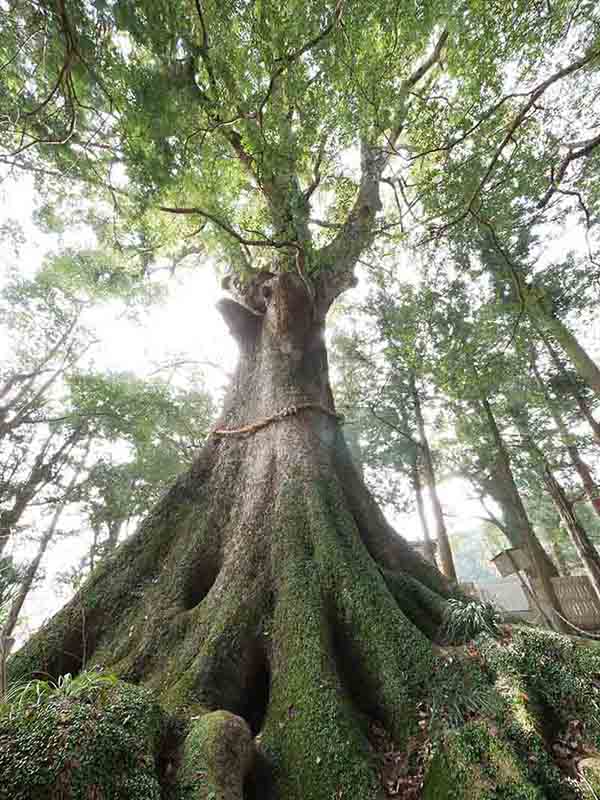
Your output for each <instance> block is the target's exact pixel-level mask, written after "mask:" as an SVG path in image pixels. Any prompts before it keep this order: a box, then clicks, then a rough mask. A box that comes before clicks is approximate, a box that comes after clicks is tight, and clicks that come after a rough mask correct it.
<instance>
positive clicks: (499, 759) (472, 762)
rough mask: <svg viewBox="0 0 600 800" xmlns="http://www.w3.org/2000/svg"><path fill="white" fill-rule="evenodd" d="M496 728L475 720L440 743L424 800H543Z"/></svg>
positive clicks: (538, 790) (542, 796)
mask: <svg viewBox="0 0 600 800" xmlns="http://www.w3.org/2000/svg"><path fill="white" fill-rule="evenodd" d="M545 797H546V795H545V794H544V792H543V791H542V790H541V789H540V788H538V787H536V786H533V785H532V784H531V783H530V782H529V780H528V776H527V774H526V771H525V770H524V768H523V766H522V764H521V762H520V761H519V759H518V758H517V757H516V755H515V753H514V752H513V751H512V749H511V748H510V746H509V745H508V744H507V743H506V742H503V741H502V739H501V738H499V737H498V732H497V730H496V729H495V728H493V727H492V726H490V725H489V724H488V723H486V722H482V721H476V722H470V723H467V724H465V725H464V726H463V727H462V728H460V729H457V730H452V731H448V732H447V733H446V735H445V736H444V738H443V740H440V741H439V742H438V743H437V749H436V753H435V755H434V756H433V760H432V763H431V765H430V767H429V770H428V773H427V777H426V780H425V786H424V790H423V800H544V798H545Z"/></svg>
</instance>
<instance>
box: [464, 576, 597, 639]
mask: <svg viewBox="0 0 600 800" xmlns="http://www.w3.org/2000/svg"><path fill="white" fill-rule="evenodd" d="M552 583H553V584H554V589H555V591H556V596H557V598H558V601H559V603H560V605H561V607H562V609H563V613H564V615H565V617H566V619H567V620H568V621H569V622H570V623H572V624H573V625H576V626H577V627H578V628H582V629H583V630H585V631H600V603H599V602H598V600H597V599H596V595H595V594H594V592H593V591H592V587H591V586H590V581H589V579H588V577H587V576H586V575H569V576H568V577H564V578H552ZM533 588H534V590H535V591H536V594H537V596H538V598H540V599H542V597H543V595H542V592H541V587H540V586H539V584H538V582H537V581H534V582H533ZM476 590H477V594H478V595H479V596H480V597H481V599H482V600H489V601H490V602H492V603H493V604H494V605H496V606H498V608H501V609H502V610H504V611H510V612H513V613H517V614H523V615H524V616H525V615H527V614H528V613H531V612H532V611H535V609H530V608H529V607H528V602H527V598H526V597H525V594H524V593H523V590H522V588H521V586H520V585H519V582H518V580H517V579H516V578H515V577H514V576H511V577H510V578H505V579H504V580H501V581H490V582H488V583H481V584H477V585H476Z"/></svg>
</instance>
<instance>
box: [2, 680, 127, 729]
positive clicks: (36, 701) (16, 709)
mask: <svg viewBox="0 0 600 800" xmlns="http://www.w3.org/2000/svg"><path fill="white" fill-rule="evenodd" d="M116 683H117V677H116V676H114V675H105V674H102V673H100V672H98V671H88V672H80V673H79V674H78V675H77V676H75V677H73V676H72V675H71V674H70V673H68V672H67V673H66V674H65V675H59V677H58V679H57V680H56V681H52V680H42V679H36V680H31V681H26V682H24V683H15V684H14V685H12V686H10V687H9V689H8V690H7V692H6V694H5V696H4V701H3V703H2V706H1V707H0V712H1V713H2V714H8V715H9V717H10V718H11V719H12V718H13V717H14V716H15V715H16V714H23V713H26V712H27V711H29V710H30V709H32V708H37V707H39V706H41V705H42V704H43V703H47V702H50V701H52V700H56V699H60V698H63V697H71V698H79V697H82V696H87V697H88V698H90V697H92V696H93V695H95V694H97V693H98V692H101V691H103V690H106V689H108V688H109V687H112V686H115V684H116Z"/></svg>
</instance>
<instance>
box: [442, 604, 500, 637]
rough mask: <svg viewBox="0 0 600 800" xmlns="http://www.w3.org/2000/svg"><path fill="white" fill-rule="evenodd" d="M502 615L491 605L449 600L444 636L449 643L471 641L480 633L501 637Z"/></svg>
mask: <svg viewBox="0 0 600 800" xmlns="http://www.w3.org/2000/svg"><path fill="white" fill-rule="evenodd" d="M500 632H501V631H500V615H499V613H498V611H497V610H496V609H495V608H494V606H493V605H492V604H491V603H481V602H479V601H477V600H471V601H469V602H464V601H463V600H448V601H447V605H446V612H445V619H444V624H443V627H442V634H443V636H444V638H445V639H446V640H447V641H448V642H459V641H469V640H470V639H473V638H475V636H477V635H478V634H480V633H487V634H489V635H490V636H494V637H497V636H499V635H500Z"/></svg>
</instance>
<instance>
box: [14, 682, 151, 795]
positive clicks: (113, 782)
mask: <svg viewBox="0 0 600 800" xmlns="http://www.w3.org/2000/svg"><path fill="white" fill-rule="evenodd" d="M98 677H99V676H96V678H95V679H89V682H88V685H87V686H85V685H83V684H81V685H77V683H76V681H77V679H74V680H73V681H68V682H66V683H65V684H63V688H64V689H65V691H58V690H56V691H51V692H49V694H48V696H47V697H44V698H43V702H40V703H38V704H36V705H33V706H31V705H29V706H27V707H25V706H24V707H23V708H22V710H21V711H20V712H19V713H16V714H14V715H12V716H10V715H6V714H4V715H2V716H0V774H1V775H2V777H3V781H2V784H1V785H0V798H2V800H8V799H9V798H11V800H51V798H55V797H56V796H57V794H59V793H61V792H62V793H64V792H67V793H68V795H69V797H72V798H73V800H85V798H88V797H89V791H90V787H94V788H95V790H96V791H98V792H99V793H101V794H102V795H104V796H107V797H111V798H114V800H127V799H128V798H131V797H140V798H141V797H143V798H146V800H158V798H159V797H160V790H159V783H158V775H157V768H156V761H155V759H156V755H157V753H158V750H159V745H160V738H161V735H162V730H163V727H164V723H165V717H164V714H163V713H162V712H161V710H160V708H159V707H158V705H157V704H156V701H155V700H154V698H153V696H152V694H151V693H150V692H148V691H147V690H144V689H138V688H136V687H134V686H127V685H125V684H121V683H114V684H111V685H108V684H106V685H102V686H101V687H99V686H98V681H97V678H98Z"/></svg>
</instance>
